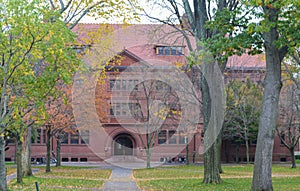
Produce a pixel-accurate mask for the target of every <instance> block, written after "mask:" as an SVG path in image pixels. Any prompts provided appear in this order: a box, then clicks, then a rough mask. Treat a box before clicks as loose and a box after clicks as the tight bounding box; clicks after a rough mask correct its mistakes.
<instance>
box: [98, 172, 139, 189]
mask: <svg viewBox="0 0 300 191" xmlns="http://www.w3.org/2000/svg"><path fill="white" fill-rule="evenodd" d="M103 190H105V191H108V190H111V191H139V188H138V187H137V185H136V183H135V182H134V180H133V179H132V170H131V169H126V168H121V167H116V166H113V167H112V174H111V176H110V179H109V180H108V181H107V182H106V183H105V185H104V187H103Z"/></svg>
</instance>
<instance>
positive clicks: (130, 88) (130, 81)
mask: <svg viewBox="0 0 300 191" xmlns="http://www.w3.org/2000/svg"><path fill="white" fill-rule="evenodd" d="M132 89H133V80H128V90H129V91H131V90H132Z"/></svg>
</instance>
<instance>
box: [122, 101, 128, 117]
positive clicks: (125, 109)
mask: <svg viewBox="0 0 300 191" xmlns="http://www.w3.org/2000/svg"><path fill="white" fill-rule="evenodd" d="M122 115H123V116H126V115H127V104H126V103H122Z"/></svg>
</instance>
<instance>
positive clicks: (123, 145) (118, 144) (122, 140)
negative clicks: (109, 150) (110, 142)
mask: <svg viewBox="0 0 300 191" xmlns="http://www.w3.org/2000/svg"><path fill="white" fill-rule="evenodd" d="M114 155H133V141H132V137H131V136H130V135H128V134H122V135H119V136H117V137H116V138H115V141H114Z"/></svg>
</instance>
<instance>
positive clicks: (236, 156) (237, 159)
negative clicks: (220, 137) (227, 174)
mask: <svg viewBox="0 0 300 191" xmlns="http://www.w3.org/2000/svg"><path fill="white" fill-rule="evenodd" d="M239 152H240V145H239V144H238V143H237V144H236V145H235V162H236V163H239V162H240V160H239V158H240V157H239Z"/></svg>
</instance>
